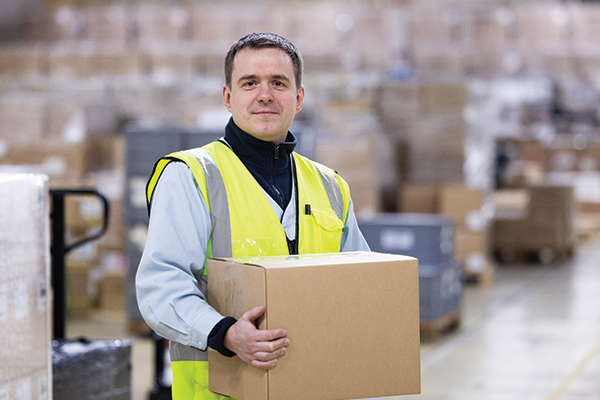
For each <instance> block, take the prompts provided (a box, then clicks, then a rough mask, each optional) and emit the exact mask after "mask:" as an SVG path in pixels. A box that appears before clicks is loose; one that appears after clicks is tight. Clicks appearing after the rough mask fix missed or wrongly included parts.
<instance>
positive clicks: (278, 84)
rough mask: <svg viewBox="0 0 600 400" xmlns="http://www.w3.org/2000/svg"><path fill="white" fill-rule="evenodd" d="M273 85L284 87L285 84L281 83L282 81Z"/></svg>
mask: <svg viewBox="0 0 600 400" xmlns="http://www.w3.org/2000/svg"><path fill="white" fill-rule="evenodd" d="M273 85H275V86H284V84H283V82H280V81H275V82H273Z"/></svg>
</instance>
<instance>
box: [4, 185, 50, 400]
mask: <svg viewBox="0 0 600 400" xmlns="http://www.w3.org/2000/svg"><path fill="white" fill-rule="evenodd" d="M47 196H48V189H47V180H46V178H45V177H43V176H40V175H0V254H2V257H0V336H1V337H2V341H3V343H2V346H1V347H0V396H1V397H3V398H8V399H31V398H38V399H43V400H48V399H50V398H51V388H52V380H51V377H50V374H51V367H50V365H51V364H50V340H51V334H50V316H51V304H50V298H51V296H50V275H49V267H50V253H49V251H50V244H49V238H48V230H49V228H48V215H49V209H48V197H47Z"/></svg>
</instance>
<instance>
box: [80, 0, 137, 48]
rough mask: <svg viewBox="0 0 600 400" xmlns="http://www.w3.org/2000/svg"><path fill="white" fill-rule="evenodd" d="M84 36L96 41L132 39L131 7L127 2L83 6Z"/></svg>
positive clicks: (132, 19) (122, 41)
mask: <svg viewBox="0 0 600 400" xmlns="http://www.w3.org/2000/svg"><path fill="white" fill-rule="evenodd" d="M83 13H84V16H85V23H86V29H85V37H86V39H87V40H92V41H96V42H104V41H109V42H120V43H125V42H128V41H130V40H133V34H134V27H135V25H134V20H135V19H134V14H133V8H132V7H131V6H129V5H127V4H122V3H115V4H109V5H98V4H90V5H87V6H85V7H83Z"/></svg>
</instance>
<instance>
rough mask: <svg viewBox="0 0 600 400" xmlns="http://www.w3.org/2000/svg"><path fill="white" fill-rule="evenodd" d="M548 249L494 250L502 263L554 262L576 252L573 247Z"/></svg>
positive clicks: (496, 257)
mask: <svg viewBox="0 0 600 400" xmlns="http://www.w3.org/2000/svg"><path fill="white" fill-rule="evenodd" d="M548 250H549V249H539V250H529V249H527V250H525V249H514V248H503V249H499V250H496V251H494V257H495V259H496V260H497V261H498V262H499V263H501V264H553V263H557V262H562V261H565V260H568V259H569V258H571V257H573V255H574V254H575V249H574V248H573V247H569V248H564V249H552V250H550V251H548Z"/></svg>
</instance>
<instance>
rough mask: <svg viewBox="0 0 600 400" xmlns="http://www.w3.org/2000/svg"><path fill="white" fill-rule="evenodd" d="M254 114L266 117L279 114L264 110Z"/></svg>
mask: <svg viewBox="0 0 600 400" xmlns="http://www.w3.org/2000/svg"><path fill="white" fill-rule="evenodd" d="M254 114H256V115H260V116H265V117H266V116H269V115H276V114H277V113H276V112H275V111H271V110H263V111H255V112H254Z"/></svg>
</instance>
